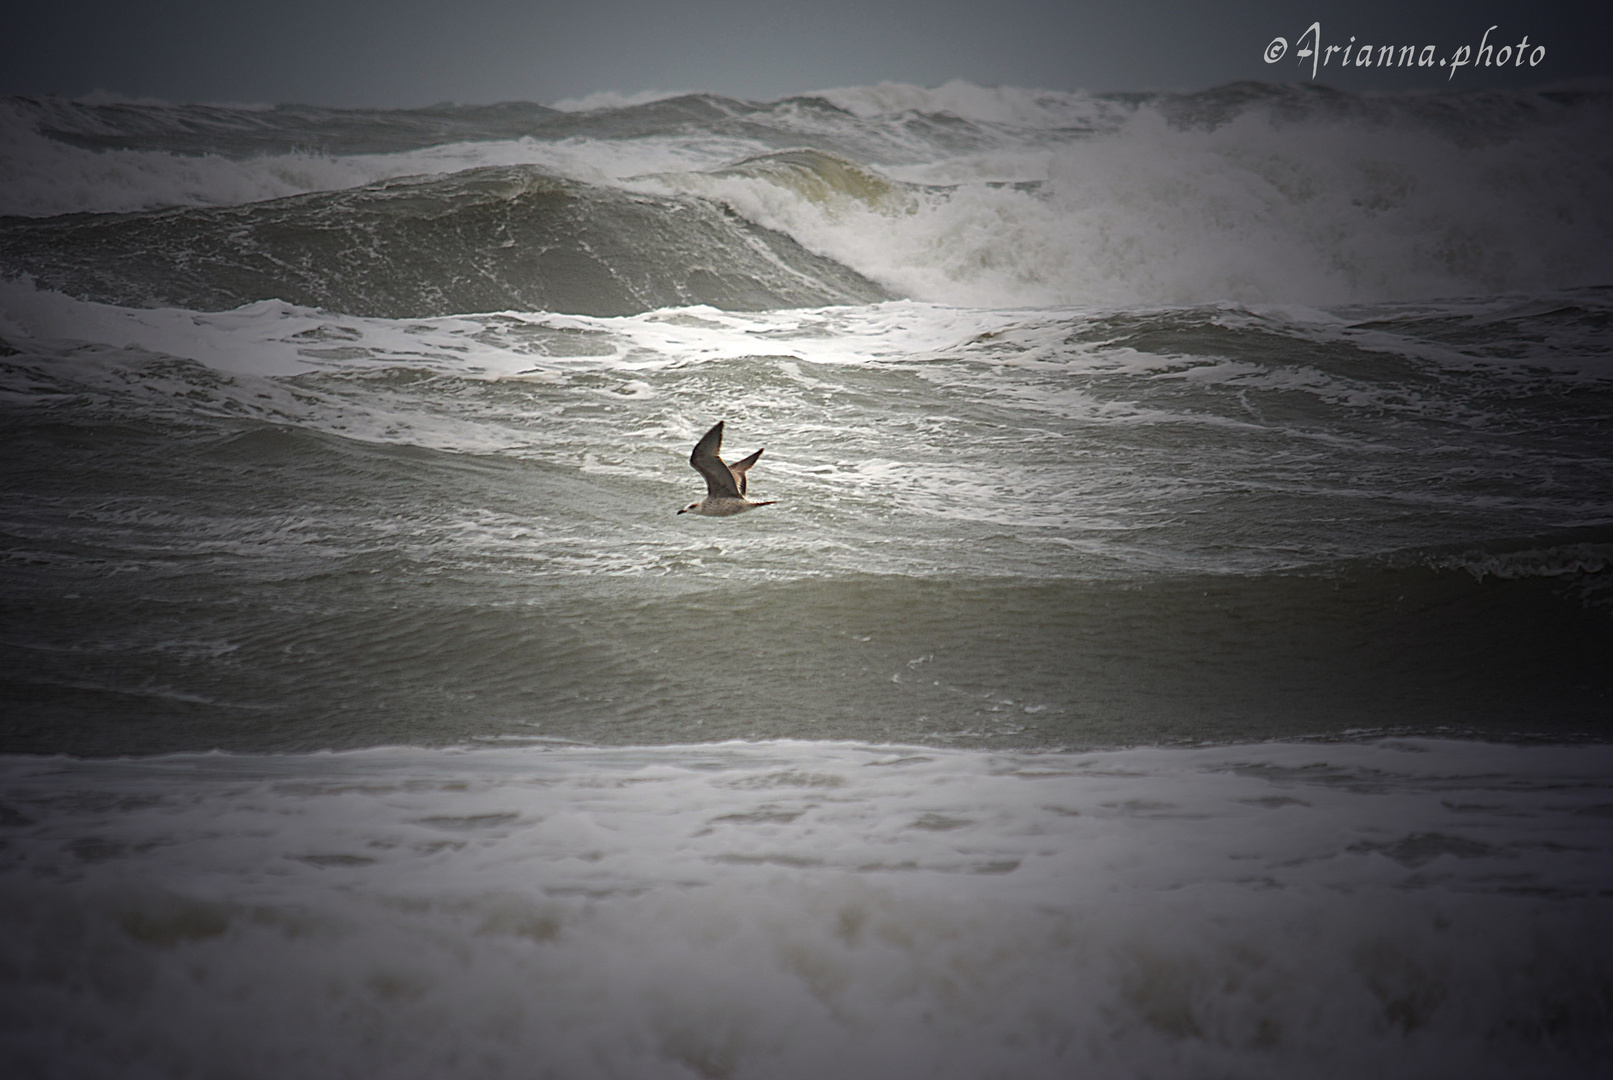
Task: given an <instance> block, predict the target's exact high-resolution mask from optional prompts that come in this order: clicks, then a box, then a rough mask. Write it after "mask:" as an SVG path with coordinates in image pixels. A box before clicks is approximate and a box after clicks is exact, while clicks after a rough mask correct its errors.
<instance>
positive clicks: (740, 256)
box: [0, 166, 889, 318]
mask: <svg viewBox="0 0 1613 1080" xmlns="http://www.w3.org/2000/svg"><path fill="white" fill-rule="evenodd" d="M0 260H3V263H4V266H5V268H6V269H8V270H10V271H11V272H12V273H26V274H29V275H32V276H33V277H34V278H35V280H36V281H37V282H38V283H39V284H40V285H41V286H43V287H46V288H50V289H55V290H59V291H61V292H64V293H67V294H69V295H72V296H76V297H80V298H83V299H88V300H94V301H99V302H103V303H113V304H121V305H125V306H169V307H185V308H192V309H198V310H205V311H217V310H224V309H228V308H233V307H237V306H240V305H242V304H245V303H249V302H252V301H256V300H268V299H280V300H285V301H287V302H290V303H294V304H301V305H306V306H309V307H319V308H324V309H327V310H330V311H336V312H342V313H345V314H351V315H364V316H378V317H388V318H410V317H415V318H419V317H428V316H433V315H447V314H454V313H462V312H476V311H500V310H508V309H517V310H534V309H541V310H549V311H563V312H571V313H575V314H585V315H624V314H631V313H635V312H642V311H649V310H653V309H655V308H661V307H672V306H682V305H695V304H709V305H711V306H713V307H718V308H724V309H728V310H742V311H743V310H764V309H769V308H782V307H818V306H823V305H827V304H840V303H869V302H873V301H878V300H883V299H887V298H888V297H889V294H888V293H886V292H885V291H884V290H883V289H881V288H880V287H879V286H877V285H875V284H873V283H872V282H870V281H868V280H867V279H865V278H863V277H862V276H861V275H859V274H857V273H855V272H854V271H851V270H849V269H847V268H846V267H844V266H841V265H839V264H837V263H835V262H833V261H832V260H830V259H826V258H823V257H821V256H818V255H814V254H813V253H812V252H810V251H808V250H806V249H805V248H803V247H802V246H801V245H800V244H798V243H796V242H795V241H794V240H792V239H791V238H790V237H788V236H786V235H784V234H782V233H779V232H776V231H774V230H770V229H767V228H764V227H761V226H757V225H755V224H752V223H751V222H749V221H747V220H745V219H743V218H741V217H739V216H738V215H737V214H735V213H733V212H732V211H731V210H729V209H727V208H726V207H724V206H722V205H719V204H715V203H711V202H707V201H704V200H700V199H697V198H690V197H670V198H669V197H657V196H653V195H644V194H629V193H625V192H621V191H618V190H614V189H610V188H604V187H599V186H595V185H588V184H583V183H580V182H578V181H575V180H568V179H565V178H563V177H560V176H556V175H554V174H552V173H548V172H545V171H543V170H540V169H537V168H533V167H522V166H513V167H502V168H501V167H487V168H482V169H474V170H468V171H465V172H462V173H457V174H454V175H450V176H446V177H408V178H401V179H395V180H385V181H381V182H379V183H375V184H369V185H365V186H363V187H359V188H352V189H348V190H344V191H337V192H328V193H315V194H307V195H298V196H291V197H288V198H284V199H276V200H270V201H267V202H261V203H254V204H250V205H247V206H241V207H213V208H183V209H172V210H162V211H153V212H148V213H141V214H128V215H74V216H66V217H59V218H53V219H48V220H42V221H40V220H29V219H11V220H9V221H6V222H4V223H3V224H0Z"/></svg>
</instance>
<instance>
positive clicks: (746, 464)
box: [728, 446, 767, 495]
mask: <svg viewBox="0 0 1613 1080" xmlns="http://www.w3.org/2000/svg"><path fill="white" fill-rule="evenodd" d="M766 449H767V447H765V446H764V447H762V450H766ZM762 450H758V451H756V453H754V454H752V455H751V456H750V457H748V458H746V459H745V460H744V461H736V462H734V463H733V464H732V465H730V466H728V471H729V472H731V473H733V474H734V483H736V484H738V485H739V493H740V494H741V495H743V494H745V488H746V486H747V485H746V483H745V474H746V473H748V472H750V467H751V466H752V465H754V464H756V459H757V458H759V457H761V456H762Z"/></svg>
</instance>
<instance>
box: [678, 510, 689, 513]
mask: <svg viewBox="0 0 1613 1080" xmlns="http://www.w3.org/2000/svg"><path fill="white" fill-rule="evenodd" d="M688 512H689V511H687V510H679V511H678V513H680V514H687V513H688Z"/></svg>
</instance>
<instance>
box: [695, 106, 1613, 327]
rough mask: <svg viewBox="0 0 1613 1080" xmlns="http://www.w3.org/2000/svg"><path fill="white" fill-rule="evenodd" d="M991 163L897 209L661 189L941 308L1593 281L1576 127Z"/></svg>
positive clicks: (1600, 210)
mask: <svg viewBox="0 0 1613 1080" xmlns="http://www.w3.org/2000/svg"><path fill="white" fill-rule="evenodd" d="M993 159H994V155H980V154H975V155H971V156H969V157H967V158H966V159H964V160H962V161H959V162H956V163H954V162H953V161H951V160H950V159H946V158H942V159H940V160H938V161H934V162H932V163H931V164H930V165H928V166H926V167H924V168H909V169H906V170H903V171H902V175H903V176H904V177H906V178H907V179H910V180H916V181H923V182H927V183H932V184H934V183H942V184H957V185H958V186H956V187H955V188H954V189H953V190H951V191H949V192H945V193H931V194H928V195H926V196H923V197H919V198H917V199H916V200H915V201H912V202H909V203H907V204H904V205H903V206H900V207H890V206H884V205H870V204H868V203H867V202H864V201H862V200H860V199H858V198H857V197H855V196H852V195H846V196H842V197H838V198H831V199H820V200H812V199H808V198H803V197H802V195H801V193H800V192H798V191H797V190H795V189H793V188H790V187H788V186H781V185H778V184H776V183H774V182H773V181H772V180H771V179H770V178H768V177H767V176H765V175H763V176H758V177H742V176H732V175H727V176H721V177H709V178H706V177H698V178H697V177H691V178H687V179H684V180H682V181H680V182H679V184H680V186H685V187H693V188H694V189H695V190H699V191H702V192H703V193H706V194H709V195H710V196H711V197H715V198H720V199H723V200H724V201H727V202H729V203H731V204H732V205H734V206H735V207H737V208H738V209H739V210H740V211H741V212H742V213H744V214H745V215H746V216H747V217H750V218H752V219H753V220H756V221H758V222H760V223H762V224H765V225H768V226H770V227H773V228H777V229H780V230H782V231H785V232H788V233H790V235H792V236H794V237H795V238H796V239H798V240H800V241H801V242H802V243H803V244H805V245H806V246H807V247H809V248H811V249H812V250H814V251H818V252H820V253H822V254H826V255H829V256H831V257H833V258H835V259H838V260H839V261H841V262H843V263H845V264H846V265H848V266H851V267H853V268H854V269H856V270H858V271H860V272H862V273H863V274H865V275H867V276H869V277H871V278H873V279H874V280H876V281H878V282H880V283H881V284H883V285H885V286H886V287H888V288H890V289H892V290H894V291H896V292H898V293H900V294H903V295H907V296H912V297H915V298H919V299H925V300H931V301H937V302H942V303H954V304H976V305H988V306H998V305H1002V306H1007V305H1020V304H1023V305H1048V304H1083V305H1097V306H1110V305H1114V306H1122V305H1136V304H1196V303H1209V302H1215V301H1221V300H1229V299H1230V300H1237V301H1242V302H1246V303H1299V304H1310V305H1329V304H1339V303H1350V302H1364V301H1373V300H1391V299H1392V300H1406V299H1414V298H1421V297H1438V296H1468V295H1489V294H1493V293H1497V292H1506V291H1511V290H1520V291H1530V290H1539V289H1550V288H1559V287H1565V286H1572V285H1586V284H1600V283H1602V282H1605V281H1607V280H1609V279H1610V278H1613V255H1610V254H1609V251H1610V250H1613V249H1610V247H1609V245H1608V244H1607V243H1606V239H1607V238H1609V237H1613V211H1610V210H1609V209H1608V204H1607V203H1606V202H1605V201H1601V200H1599V199H1597V198H1595V197H1593V195H1592V192H1594V191H1597V190H1600V189H1602V188H1603V186H1604V185H1605V183H1606V181H1605V176H1606V169H1607V160H1606V152H1605V150H1603V149H1602V148H1601V144H1600V143H1598V142H1587V141H1586V139H1585V133H1584V132H1583V131H1580V130H1578V129H1577V128H1572V129H1564V130H1558V131H1552V132H1547V133H1544V134H1540V135H1539V136H1538V141H1534V142H1524V143H1519V142H1516V141H1509V142H1506V143H1500V144H1494V143H1491V144H1481V145H1464V144H1459V143H1456V142H1453V141H1451V140H1448V139H1443V138H1439V137H1436V136H1431V135H1430V133H1429V132H1427V131H1424V130H1417V129H1414V128H1410V127H1407V128H1393V127H1366V126H1361V125H1356V124H1349V123H1343V122H1331V121H1317V122H1313V123H1311V124H1308V125H1279V124H1276V123H1274V122H1273V121H1272V120H1271V119H1270V118H1269V117H1268V116H1266V115H1264V114H1262V113H1259V112H1253V113H1248V114H1245V115H1243V116H1240V117H1239V118H1237V119H1235V120H1233V121H1232V122H1231V123H1228V124H1225V125H1222V126H1221V127H1218V128H1216V129H1214V130H1211V131H1205V130H1182V129H1180V128H1177V127H1174V126H1172V125H1170V124H1168V123H1167V122H1166V121H1165V119H1164V118H1163V117H1162V116H1161V115H1160V114H1159V113H1158V112H1157V111H1155V110H1152V109H1141V110H1139V111H1137V113H1136V114H1135V115H1133V116H1132V117H1131V118H1130V119H1129V120H1128V121H1127V122H1126V123H1125V124H1124V125H1123V126H1122V127H1121V128H1120V130H1119V131H1117V132H1116V133H1114V134H1112V135H1104V136H1098V137H1094V138H1091V139H1089V140H1086V141H1082V142H1078V143H1074V144H1071V145H1068V146H1065V147H1062V148H1058V149H1050V150H1047V151H1044V152H1041V153H1030V152H1027V151H1025V150H1023V149H1017V148H1016V149H1014V150H1012V151H1011V152H1009V153H1007V154H1005V155H1004V156H1003V159H1002V160H1001V161H1000V162H997V161H994V160H993ZM994 166H995V168H994ZM994 172H995V175H993V173H994ZM1029 180H1034V181H1039V182H1040V187H1038V188H1035V189H1026V188H1025V187H1023V186H1021V187H1014V186H1002V185H1001V184H1000V183H999V184H998V185H996V186H993V185H991V184H990V183H987V181H999V182H1006V181H1029ZM1592 238H1598V239H1594V240H1593V239H1592Z"/></svg>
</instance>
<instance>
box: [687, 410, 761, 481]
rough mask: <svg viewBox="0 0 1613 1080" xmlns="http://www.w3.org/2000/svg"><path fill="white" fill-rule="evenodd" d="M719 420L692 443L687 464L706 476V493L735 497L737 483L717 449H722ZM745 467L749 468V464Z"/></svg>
mask: <svg viewBox="0 0 1613 1080" xmlns="http://www.w3.org/2000/svg"><path fill="white" fill-rule="evenodd" d="M722 425H723V422H722V421H721V420H719V421H717V423H716V424H715V425H714V426H713V427H712V429H711V430H710V431H708V432H706V433H705V434H704V435H702V436H700V441H699V442H697V443H695V444H694V452H693V453H691V454H690V455H689V464H690V465H693V466H694V467H695V471H696V472H698V473H699V474H700V475H701V476H704V477H705V478H706V495H707V496H708V497H709V496H712V495H717V496H723V495H726V496H728V497H729V498H732V499H737V498H739V497H740V495H739V485H738V484H737V483H736V482H735V481H734V474H733V473H731V472H729V471H728V466H726V465H724V464H723V463H722V458H720V457H718V456H717V451H719V450H721V449H722ZM746 468H750V466H749V465H747V466H746Z"/></svg>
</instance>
